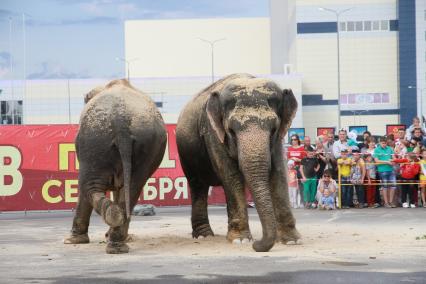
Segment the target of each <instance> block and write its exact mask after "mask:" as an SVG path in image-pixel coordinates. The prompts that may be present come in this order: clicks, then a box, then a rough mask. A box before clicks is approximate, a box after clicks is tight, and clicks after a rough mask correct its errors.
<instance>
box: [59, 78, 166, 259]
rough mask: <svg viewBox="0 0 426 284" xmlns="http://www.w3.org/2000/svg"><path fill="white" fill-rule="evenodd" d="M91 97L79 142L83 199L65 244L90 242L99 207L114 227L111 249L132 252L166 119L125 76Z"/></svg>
mask: <svg viewBox="0 0 426 284" xmlns="http://www.w3.org/2000/svg"><path fill="white" fill-rule="evenodd" d="M85 99H86V101H87V104H86V105H85V107H84V109H83V111H82V113H81V116H80V127H79V131H78V134H77V137H76V141H75V144H76V152H77V158H78V160H79V164H80V169H79V175H78V184H79V197H78V203H77V208H76V212H75V216H74V220H73V225H72V230H71V236H70V237H68V238H67V239H65V240H64V243H65V244H81V243H89V237H88V228H89V221H90V216H91V214H92V211H93V209H94V210H95V211H96V213H98V214H99V215H101V216H102V218H103V220H104V221H105V223H106V224H108V225H109V226H110V228H109V230H108V232H107V234H106V236H107V246H106V252H107V253H111V254H118V253H127V252H128V251H129V247H128V245H127V244H126V243H125V241H126V239H127V237H128V229H129V223H130V212H131V211H132V209H133V207H134V206H135V205H136V203H137V201H138V198H139V195H140V193H141V190H142V188H143V186H144V184H145V183H146V181H147V179H148V178H149V177H150V176H151V175H152V174H153V173H154V171H155V170H156V169H157V168H158V166H159V165H160V163H161V160H162V158H163V155H164V151H165V149H166V143H167V134H166V129H165V126H164V121H163V118H162V117H161V114H160V112H159V111H158V109H157V107H156V105H155V103H154V102H153V101H152V100H151V98H150V97H149V96H147V95H146V94H144V93H142V92H141V91H139V90H137V89H135V88H134V87H133V86H131V85H130V83H129V82H128V81H127V80H125V79H121V80H114V81H111V82H110V83H109V84H107V85H106V86H105V87H104V88H99V87H98V88H96V89H94V90H92V91H91V92H90V93H89V94H88V95H86V97H85ZM107 191H111V192H112V193H113V196H114V200H111V199H109V198H108V197H107V196H106V193H107Z"/></svg>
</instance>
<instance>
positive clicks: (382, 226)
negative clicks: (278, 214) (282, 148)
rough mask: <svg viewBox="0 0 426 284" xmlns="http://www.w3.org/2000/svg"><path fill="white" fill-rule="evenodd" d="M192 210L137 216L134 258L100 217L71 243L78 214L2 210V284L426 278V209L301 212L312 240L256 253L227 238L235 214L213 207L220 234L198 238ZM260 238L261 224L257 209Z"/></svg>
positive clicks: (253, 216) (255, 229) (302, 227)
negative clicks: (108, 237) (115, 247)
mask: <svg viewBox="0 0 426 284" xmlns="http://www.w3.org/2000/svg"><path fill="white" fill-rule="evenodd" d="M189 212H190V208H189V207H181V208H159V209H157V216H153V217H139V216H138V217H134V218H133V220H132V223H131V230H130V232H131V233H132V234H133V236H134V241H133V242H131V243H129V245H130V249H131V251H130V253H129V254H126V255H107V254H105V243H104V238H103V234H104V233H105V231H106V230H107V227H106V225H105V224H103V222H102V220H101V219H100V218H99V217H98V216H95V215H94V216H93V218H92V224H91V227H90V238H91V243H90V244H86V245H63V244H62V241H63V238H64V237H65V236H67V234H68V231H69V229H70V226H71V221H72V213H71V212H50V213H28V214H27V215H24V213H22V212H20V213H2V214H0V283H141V282H143V283H363V284H365V283H426V210H425V209H422V208H418V209H402V208H400V209H363V210H356V209H353V210H346V211H317V210H303V209H298V210H295V211H294V212H295V216H296V219H297V227H298V229H299V231H300V232H301V233H302V235H303V244H302V245H297V246H289V245H283V244H276V245H275V246H274V247H273V248H272V250H271V251H270V252H267V253H256V252H254V251H253V250H252V248H251V244H247V245H232V244H230V243H228V242H227V241H226V240H225V237H224V236H225V234H226V210H225V208H224V207H211V208H210V209H209V212H210V222H211V224H212V227H213V230H214V231H215V233H216V234H217V236H215V237H214V238H207V239H202V240H193V239H192V238H191V235H190V223H189ZM249 213H250V226H251V230H252V233H253V236H254V237H255V238H260V236H261V226H260V223H259V221H258V217H257V213H256V211H255V209H249Z"/></svg>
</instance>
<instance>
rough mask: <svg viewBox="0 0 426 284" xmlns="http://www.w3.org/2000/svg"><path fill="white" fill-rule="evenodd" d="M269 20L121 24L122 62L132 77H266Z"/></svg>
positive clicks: (171, 21) (132, 22)
mask: <svg viewBox="0 0 426 284" xmlns="http://www.w3.org/2000/svg"><path fill="white" fill-rule="evenodd" d="M269 31H270V28H269V18H239V19H193V20H135V21H126V22H125V45H126V47H125V52H126V59H127V60H132V59H134V58H138V60H135V61H132V62H131V63H130V64H131V65H130V67H131V68H130V69H131V71H130V72H131V75H132V77H162V78H164V77H186V76H210V75H211V73H212V69H211V68H212V58H211V50H212V49H211V46H210V44H209V43H206V42H204V41H202V40H200V38H202V39H206V40H209V41H214V40H217V39H224V40H221V41H218V42H217V43H215V44H214V69H215V70H214V73H215V75H217V76H225V75H228V74H231V73H238V72H245V73H252V74H269V73H270V70H271V63H270V61H271V60H270V32H269Z"/></svg>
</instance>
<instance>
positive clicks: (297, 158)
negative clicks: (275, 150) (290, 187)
mask: <svg viewBox="0 0 426 284" xmlns="http://www.w3.org/2000/svg"><path fill="white" fill-rule="evenodd" d="M290 139H291V141H290V143H291V146H290V147H289V148H288V149H287V159H288V160H293V161H294V165H295V168H296V170H297V169H298V168H299V166H300V162H301V161H302V159H303V158H304V157H306V152H305V150H304V148H303V145H300V139H299V136H298V135H297V134H293V135H291V137H290Z"/></svg>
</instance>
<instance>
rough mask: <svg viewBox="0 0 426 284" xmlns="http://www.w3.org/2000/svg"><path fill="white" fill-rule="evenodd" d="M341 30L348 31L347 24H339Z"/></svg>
mask: <svg viewBox="0 0 426 284" xmlns="http://www.w3.org/2000/svg"><path fill="white" fill-rule="evenodd" d="M339 26H340V27H339V28H340V30H341V31H346V22H340V23H339Z"/></svg>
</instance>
